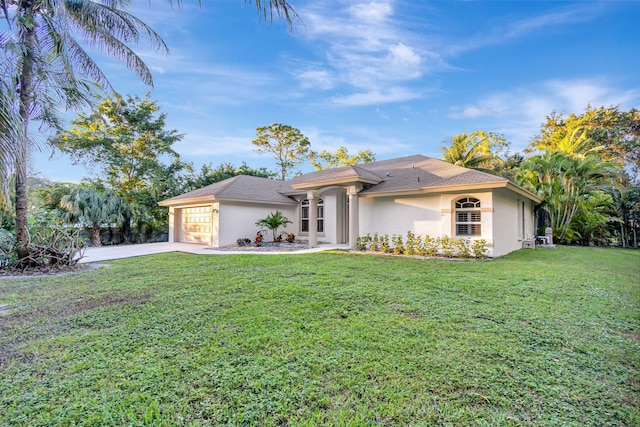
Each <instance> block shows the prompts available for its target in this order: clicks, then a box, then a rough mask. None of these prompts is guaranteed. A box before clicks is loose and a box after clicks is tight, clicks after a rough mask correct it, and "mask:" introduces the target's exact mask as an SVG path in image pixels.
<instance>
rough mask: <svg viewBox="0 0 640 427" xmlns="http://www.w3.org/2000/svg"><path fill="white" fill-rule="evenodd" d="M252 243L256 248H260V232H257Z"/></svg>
mask: <svg viewBox="0 0 640 427" xmlns="http://www.w3.org/2000/svg"><path fill="white" fill-rule="evenodd" d="M253 242H254V243H255V244H256V246H262V232H260V231H258V233H257V234H256V237H254V238H253Z"/></svg>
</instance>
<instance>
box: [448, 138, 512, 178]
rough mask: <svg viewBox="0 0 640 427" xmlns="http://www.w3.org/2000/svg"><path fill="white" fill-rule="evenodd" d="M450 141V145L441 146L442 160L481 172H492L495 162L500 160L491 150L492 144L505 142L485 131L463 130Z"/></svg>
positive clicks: (500, 144) (499, 144)
mask: <svg viewBox="0 0 640 427" xmlns="http://www.w3.org/2000/svg"><path fill="white" fill-rule="evenodd" d="M451 142H452V143H451V145H450V146H446V147H442V160H444V161H445V162H448V163H453V164H454V165H456V166H462V167H464V168H469V169H476V170H479V171H483V172H494V171H495V166H496V164H498V163H500V162H501V159H500V158H499V157H498V156H497V155H496V154H494V153H493V152H492V151H491V149H492V145H498V146H502V145H505V144H506V142H504V139H502V138H501V137H498V136H497V135H495V134H492V133H486V132H485V131H476V132H471V133H470V134H467V132H464V133H461V134H460V135H456V136H454V137H453V139H452V141H451ZM498 148H499V147H498Z"/></svg>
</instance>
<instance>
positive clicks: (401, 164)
mask: <svg viewBox="0 0 640 427" xmlns="http://www.w3.org/2000/svg"><path fill="white" fill-rule="evenodd" d="M360 166H361V167H363V168H366V169H367V170H369V171H370V172H373V173H375V174H377V175H379V176H382V177H384V178H383V181H382V182H381V183H379V184H377V185H374V186H372V187H370V188H367V189H365V190H363V191H361V193H362V194H375V193H386V192H394V191H411V190H419V189H423V188H429V187H447V186H457V185H465V184H485V183H490V182H491V183H495V182H504V183H507V182H509V180H508V179H506V178H502V177H499V176H495V175H491V174H489V173H485V172H480V171H477V170H473V169H467V168H463V167H460V166H456V165H453V164H451V163H447V162H445V161H443V160H439V159H434V158H431V157H427V156H422V155H414V156H407V157H400V158H397V159H390V160H383V161H380V162H373V163H367V164H363V165H360Z"/></svg>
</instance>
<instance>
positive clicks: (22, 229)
mask: <svg viewBox="0 0 640 427" xmlns="http://www.w3.org/2000/svg"><path fill="white" fill-rule="evenodd" d="M22 16H23V18H24V21H25V22H26V24H24V25H25V29H24V33H23V35H22V37H23V38H24V50H23V51H22V69H21V70H20V76H18V81H19V84H20V89H19V90H20V108H19V112H20V117H21V118H22V123H23V126H24V128H23V129H22V132H21V138H20V141H17V142H18V143H17V144H16V150H17V151H16V166H15V169H16V252H17V254H18V257H19V258H20V259H23V258H25V257H27V256H28V255H29V252H28V250H27V246H28V244H29V232H28V229H27V148H28V145H29V144H28V129H29V109H30V107H31V91H32V89H33V88H32V81H33V57H34V52H33V49H34V45H35V28H34V27H33V25H34V24H32V23H33V22H34V20H33V19H34V16H33V6H32V5H31V3H28V6H27V7H26V8H25V9H23V12H22Z"/></svg>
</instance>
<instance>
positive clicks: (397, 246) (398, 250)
mask: <svg viewBox="0 0 640 427" xmlns="http://www.w3.org/2000/svg"><path fill="white" fill-rule="evenodd" d="M391 241H392V242H393V253H394V254H396V255H401V254H403V253H404V246H403V244H402V236H400V235H399V234H394V235H393V236H392V237H391Z"/></svg>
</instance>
